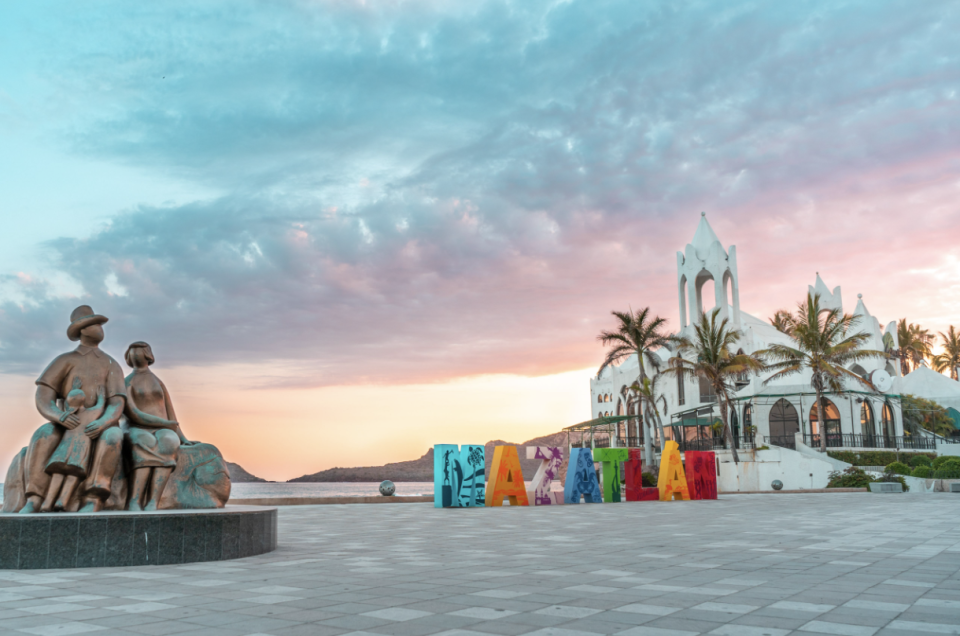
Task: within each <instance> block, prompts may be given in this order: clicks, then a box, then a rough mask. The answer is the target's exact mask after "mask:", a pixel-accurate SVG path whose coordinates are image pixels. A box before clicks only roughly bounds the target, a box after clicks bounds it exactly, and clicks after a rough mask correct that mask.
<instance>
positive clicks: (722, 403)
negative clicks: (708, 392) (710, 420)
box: [718, 392, 740, 464]
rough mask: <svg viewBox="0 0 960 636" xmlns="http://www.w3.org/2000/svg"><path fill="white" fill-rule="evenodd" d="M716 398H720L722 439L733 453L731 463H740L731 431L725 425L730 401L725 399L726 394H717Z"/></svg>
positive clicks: (727, 425)
mask: <svg viewBox="0 0 960 636" xmlns="http://www.w3.org/2000/svg"><path fill="white" fill-rule="evenodd" d="M718 397H719V398H720V400H721V401H720V418H721V419H722V420H723V437H724V439H725V440H726V441H727V444H728V445H729V446H730V452H732V453H733V463H734V464H739V463H740V455H738V454H737V445H736V444H734V443H733V431H731V430H730V424H728V423H727V411H729V410H730V400H728V399H727V394H726V393H725V392H724V393H719V394H718Z"/></svg>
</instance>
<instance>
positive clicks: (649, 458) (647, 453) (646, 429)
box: [637, 351, 653, 466]
mask: <svg viewBox="0 0 960 636" xmlns="http://www.w3.org/2000/svg"><path fill="white" fill-rule="evenodd" d="M637 366H638V367H639V369H640V376H639V377H638V378H637V386H638V387H640V388H641V389H642V388H643V381H644V380H645V379H646V377H647V372H646V369H644V368H643V352H641V351H637ZM637 398H639V400H640V402H639V404H637V413H638V414H639V413H640V411H643V412H644V415H643V424H642V427H643V461H644V462H645V463H646V464H647V466H653V440H652V439H651V437H652V435H650V422H652V421H653V418H652V417H650V405H649V404H647V401H646V400H645V399H643V397H642V395H640V394H638V395H637ZM644 406H646V408H644Z"/></svg>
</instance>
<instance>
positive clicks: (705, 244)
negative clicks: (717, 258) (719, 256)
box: [690, 212, 720, 258]
mask: <svg viewBox="0 0 960 636" xmlns="http://www.w3.org/2000/svg"><path fill="white" fill-rule="evenodd" d="M719 242H720V239H719V238H717V235H716V233H715V232H714V231H713V228H712V227H710V223H709V222H707V213H706V212H701V213H700V224H699V225H698V226H697V231H696V233H695V234H694V235H693V240H692V241H690V245H693V247H694V249H695V250H697V252H698V253H699V254H703V255H705V254H706V253H707V252H709V251H710V246H711V245H713V244H714V243H719ZM701 258H703V256H701Z"/></svg>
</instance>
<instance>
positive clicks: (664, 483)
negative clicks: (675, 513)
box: [657, 440, 690, 501]
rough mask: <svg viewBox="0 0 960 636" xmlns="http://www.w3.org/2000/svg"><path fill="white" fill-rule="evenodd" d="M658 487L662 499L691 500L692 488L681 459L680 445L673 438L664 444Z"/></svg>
mask: <svg viewBox="0 0 960 636" xmlns="http://www.w3.org/2000/svg"><path fill="white" fill-rule="evenodd" d="M657 488H659V489H660V501H670V500H672V499H682V500H683V501H689V500H690V490H689V489H688V488H687V478H686V476H685V475H684V473H683V462H682V461H681V460H680V447H679V446H677V443H676V442H674V441H673V440H667V441H666V443H664V445H663V452H662V453H660V475H659V477H658V478H657Z"/></svg>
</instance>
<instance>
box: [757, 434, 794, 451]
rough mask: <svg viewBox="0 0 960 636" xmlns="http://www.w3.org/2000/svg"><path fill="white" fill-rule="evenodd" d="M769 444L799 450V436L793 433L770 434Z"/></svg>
mask: <svg viewBox="0 0 960 636" xmlns="http://www.w3.org/2000/svg"><path fill="white" fill-rule="evenodd" d="M765 439H766V440H767V444H772V445H774V446H779V447H780V448H789V449H791V450H797V438H796V437H795V436H793V435H768V436H767V437H766V438H765Z"/></svg>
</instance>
